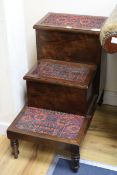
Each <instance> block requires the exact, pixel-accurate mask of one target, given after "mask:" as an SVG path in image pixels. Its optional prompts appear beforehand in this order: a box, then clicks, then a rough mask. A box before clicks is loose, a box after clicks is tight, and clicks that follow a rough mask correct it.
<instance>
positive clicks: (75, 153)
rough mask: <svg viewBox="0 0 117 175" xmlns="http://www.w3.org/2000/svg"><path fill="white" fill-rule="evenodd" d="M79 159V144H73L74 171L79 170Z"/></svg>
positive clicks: (72, 161)
mask: <svg viewBox="0 0 117 175" xmlns="http://www.w3.org/2000/svg"><path fill="white" fill-rule="evenodd" d="M79 160H80V153H79V146H75V145H74V146H71V168H72V169H73V171H75V172H77V171H78V169H79Z"/></svg>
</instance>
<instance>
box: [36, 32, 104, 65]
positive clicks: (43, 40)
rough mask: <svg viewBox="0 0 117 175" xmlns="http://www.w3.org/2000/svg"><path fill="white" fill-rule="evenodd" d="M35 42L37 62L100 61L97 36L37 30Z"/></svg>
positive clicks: (98, 62)
mask: <svg viewBox="0 0 117 175" xmlns="http://www.w3.org/2000/svg"><path fill="white" fill-rule="evenodd" d="M84 41H85V43H84ZM36 42H37V59H38V60H39V59H56V60H64V61H71V62H84V63H96V64H100V61H101V46H100V41H99V35H94V34H87V33H85V34H84V33H80V32H79V33H72V32H63V31H51V30H42V29H40V30H39V29H38V30H36ZM63 48H64V49H63Z"/></svg>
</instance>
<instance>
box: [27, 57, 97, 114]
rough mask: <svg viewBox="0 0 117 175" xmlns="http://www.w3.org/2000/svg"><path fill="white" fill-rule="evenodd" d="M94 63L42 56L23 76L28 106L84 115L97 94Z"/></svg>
mask: <svg viewBox="0 0 117 175" xmlns="http://www.w3.org/2000/svg"><path fill="white" fill-rule="evenodd" d="M96 70H97V67H96V65H89V64H81V63H71V62H65V61H58V60H50V59H42V60H40V61H39V63H38V64H37V65H36V66H35V67H34V68H33V69H32V70H31V71H30V72H28V73H27V74H26V75H25V76H24V79H25V80H26V82H27V94H28V106H31V107H39V108H46V109H51V110H58V111H62V112H67V113H74V114H77V113H81V114H86V113H87V111H88V108H89V106H90V104H91V101H92V99H93V97H94V94H95V95H96V94H97V93H98V92H97V90H96V89H97V88H96V78H95V76H96V72H97V71H96Z"/></svg>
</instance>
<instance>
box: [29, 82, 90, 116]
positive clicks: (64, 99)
mask: <svg viewBox="0 0 117 175" xmlns="http://www.w3.org/2000/svg"><path fill="white" fill-rule="evenodd" d="M27 92H28V93H27V94H28V105H29V106H33V107H40V108H47V109H51V110H57V111H61V112H67V113H74V114H77V113H86V111H87V99H86V90H84V89H77V88H73V87H72V88H71V87H65V86H60V85H54V84H45V83H39V82H33V81H32V82H31V81H27Z"/></svg>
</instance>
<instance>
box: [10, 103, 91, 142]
mask: <svg viewBox="0 0 117 175" xmlns="http://www.w3.org/2000/svg"><path fill="white" fill-rule="evenodd" d="M89 122H90V118H86V117H85V116H80V115H74V114H67V113H62V112H57V111H52V110H47V109H42V108H34V107H27V106H26V107H24V108H23V110H22V111H21V112H20V114H19V115H18V116H17V118H16V119H15V120H14V121H13V123H12V124H11V125H10V127H9V128H8V130H7V136H8V138H9V139H19V138H20V139H28V140H29V139H30V138H31V139H34V138H35V139H37V140H39V139H42V140H43V139H46V140H47V139H48V140H53V141H57V142H63V143H67V144H73V145H79V144H80V142H81V140H82V139H83V136H84V135H85V133H86V130H87V128H88V126H89Z"/></svg>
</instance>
